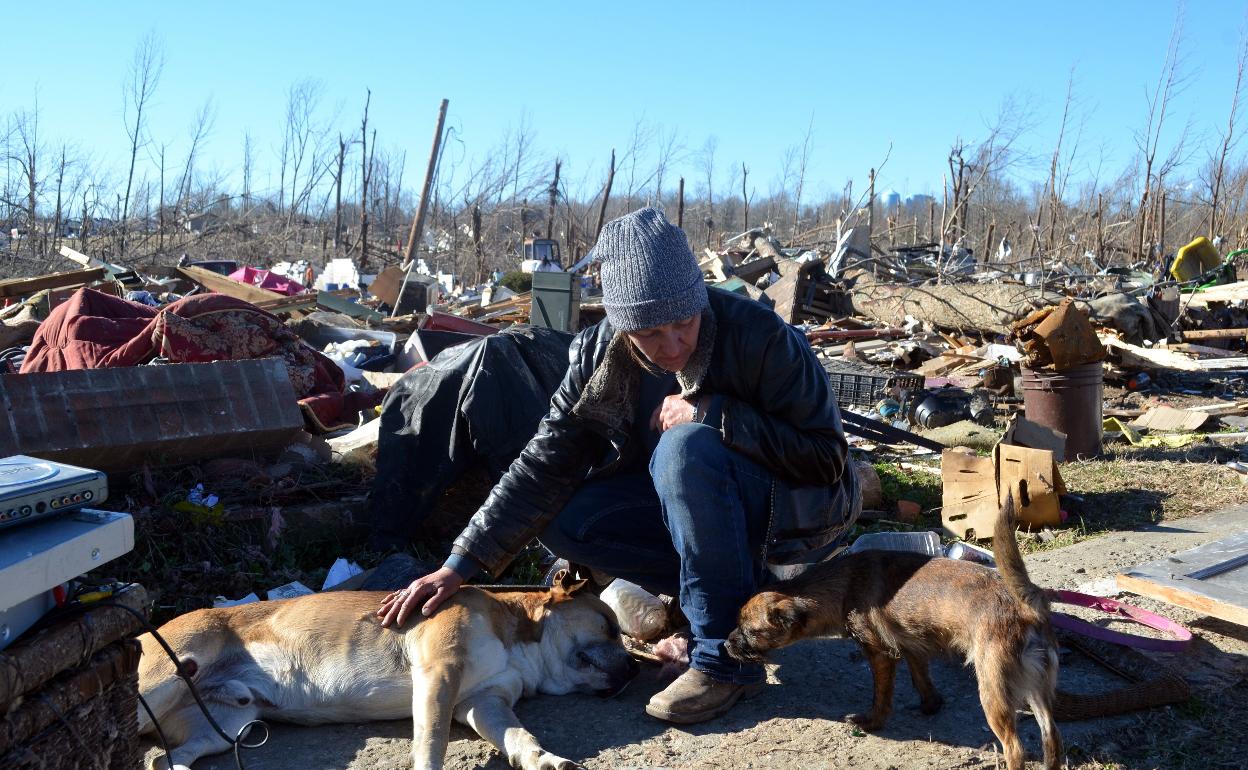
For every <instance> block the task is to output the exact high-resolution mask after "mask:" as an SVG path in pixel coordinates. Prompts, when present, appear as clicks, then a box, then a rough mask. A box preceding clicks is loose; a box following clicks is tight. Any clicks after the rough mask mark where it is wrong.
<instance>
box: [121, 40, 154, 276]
mask: <svg viewBox="0 0 1248 770" xmlns="http://www.w3.org/2000/svg"><path fill="white" fill-rule="evenodd" d="M164 62H165V58H164V51H163V49H162V47H161V45H160V42H159V40H157V38H156V34H155V32H149V33H148V34H147V35H146V36H145V37H144V38H143V39H142V40H140V41H139V45H138V47H137V48H136V49H135V52H134V58H133V60H132V61H131V63H130V69H129V72H128V73H127V77H126V81H125V83H124V85H123V87H122V88H123V97H124V98H123V101H122V105H123V113H122V118H123V120H124V121H125V126H126V135H127V136H128V137H129V138H130V170H129V172H127V174H126V194H125V196H124V197H123V198H122V204H121V237H120V240H119V242H118V245H117V253H118V256H119V257H124V256H125V255H126V231H127V227H128V218H129V216H130V192H131V187H132V185H133V184H134V167H135V163H136V161H137V160H138V157H139V149H140V148H141V147H144V146H146V144H147V141H148V140H147V137H146V136H145V135H146V133H147V123H146V116H145V115H144V112H145V110H146V109H147V107H148V103H149V102H150V101H151V99H152V94H154V93H155V92H156V85H157V84H158V83H159V82H160V73H161V70H162V69H163V68H164Z"/></svg>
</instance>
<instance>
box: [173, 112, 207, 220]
mask: <svg viewBox="0 0 1248 770" xmlns="http://www.w3.org/2000/svg"><path fill="white" fill-rule="evenodd" d="M215 120H216V109H215V108H214V107H213V104H212V99H211V98H209V99H206V100H204V103H203V105H201V106H200V108H199V112H197V113H196V114H195V119H194V120H193V121H192V122H191V127H190V133H191V145H190V147H189V148H188V149H187V151H186V163H185V164H183V166H182V178H181V179H179V180H178V198H177V201H176V203H175V204H174V212H175V214H176V213H177V212H178V211H179V210H180V211H182V212H183V213H185V214H190V213H192V212H191V210H190V198H191V186H192V184H193V181H194V177H195V157H196V154H197V153H198V152H199V150H200V145H201V144H202V143H203V142H204V141H205V140H206V139H207V138H208V135H209V134H210V133H211V132H212V124H213V122H214V121H215ZM162 154H163V153H162ZM174 219H175V220H176V219H177V217H176V216H175V217H174Z"/></svg>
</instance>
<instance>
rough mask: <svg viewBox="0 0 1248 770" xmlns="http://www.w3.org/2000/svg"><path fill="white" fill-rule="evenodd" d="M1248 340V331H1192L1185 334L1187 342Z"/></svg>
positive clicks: (1184, 337)
mask: <svg viewBox="0 0 1248 770" xmlns="http://www.w3.org/2000/svg"><path fill="white" fill-rule="evenodd" d="M1244 338H1248V329H1242V328H1241V329H1192V330H1191V331H1185V332H1183V339H1185V340H1234V339H1244Z"/></svg>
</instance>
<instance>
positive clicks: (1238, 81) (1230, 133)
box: [1205, 27, 1248, 236]
mask: <svg viewBox="0 0 1248 770" xmlns="http://www.w3.org/2000/svg"><path fill="white" fill-rule="evenodd" d="M1245 65H1248V27H1246V28H1245V30H1244V31H1243V33H1241V35H1240V41H1239V55H1238V56H1237V57H1236V59H1235V88H1234V89H1233V90H1232V91H1231V111H1230V115H1229V116H1227V119H1226V131H1224V132H1223V133H1222V136H1221V140H1222V141H1221V143H1220V145H1219V146H1218V149H1217V152H1216V153H1211V154H1210V156H1209V163H1208V174H1207V176H1206V180H1205V184H1206V186H1207V189H1208V191H1209V214H1208V217H1207V220H1206V221H1208V223H1209V235H1211V236H1215V235H1220V234H1221V233H1222V227H1223V222H1224V218H1223V217H1221V216H1220V213H1221V212H1220V211H1219V207H1220V206H1221V205H1222V203H1223V200H1222V197H1223V193H1224V189H1223V188H1224V186H1225V181H1226V174H1227V167H1226V162H1227V158H1228V157H1230V155H1231V153H1232V152H1233V151H1234V149H1235V145H1236V144H1238V143H1239V137H1237V136H1236V135H1235V124H1236V123H1237V122H1238V121H1239V99H1240V97H1241V96H1243V93H1244V69H1245Z"/></svg>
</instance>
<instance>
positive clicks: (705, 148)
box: [698, 136, 719, 244]
mask: <svg viewBox="0 0 1248 770" xmlns="http://www.w3.org/2000/svg"><path fill="white" fill-rule="evenodd" d="M717 149H719V139H717V138H715V137H714V136H708V137H707V138H706V141H705V142H704V143H703V144H702V152H701V153H699V155H698V166H699V170H700V171H701V172H702V177H703V179H704V180H705V183H706V219H705V223H706V242H707V243H708V244H709V243H710V242H711V231H712V230H714V229H715V189H714V188H715V151H716V150H717Z"/></svg>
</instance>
